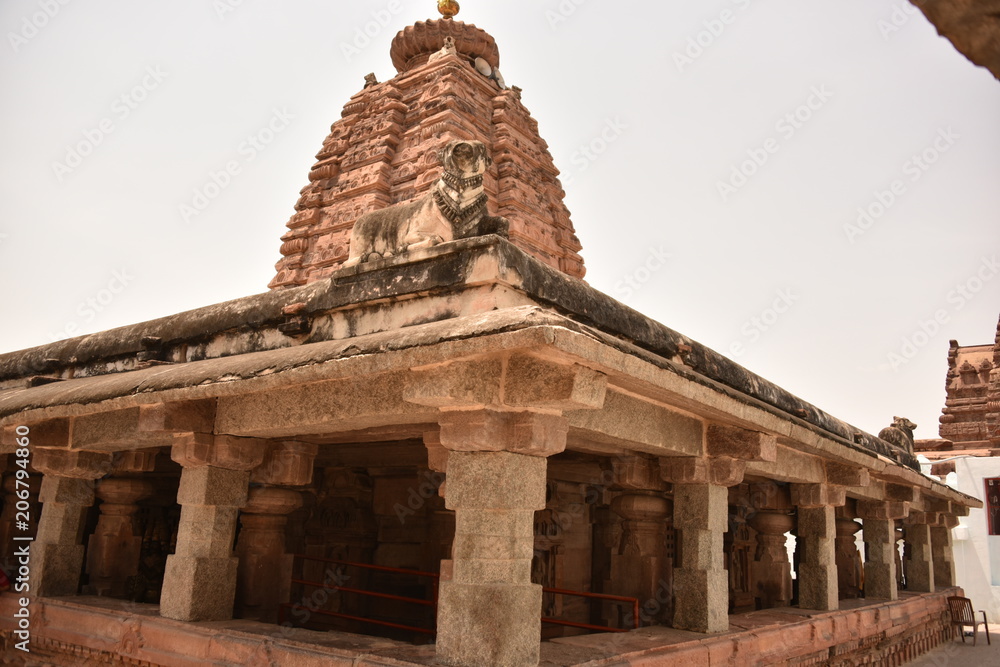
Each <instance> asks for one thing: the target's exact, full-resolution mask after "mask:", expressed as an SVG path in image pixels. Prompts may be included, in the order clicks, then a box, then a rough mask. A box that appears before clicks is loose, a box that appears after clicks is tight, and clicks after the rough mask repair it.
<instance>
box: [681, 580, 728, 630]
mask: <svg viewBox="0 0 1000 667" xmlns="http://www.w3.org/2000/svg"><path fill="white" fill-rule="evenodd" d="M728 609H729V579H728V576H727V573H726V571H725V570H721V569H720V570H688V569H682V568H675V569H674V622H673V626H674V628H676V629H678V630H691V631H693V632H728V631H729V614H728Z"/></svg>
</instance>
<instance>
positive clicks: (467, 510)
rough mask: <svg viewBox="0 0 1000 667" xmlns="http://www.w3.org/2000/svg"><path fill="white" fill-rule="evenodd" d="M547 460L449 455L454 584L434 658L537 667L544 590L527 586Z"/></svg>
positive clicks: (441, 614)
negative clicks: (453, 536) (453, 522)
mask: <svg viewBox="0 0 1000 667" xmlns="http://www.w3.org/2000/svg"><path fill="white" fill-rule="evenodd" d="M546 468H547V461H546V459H545V458H542V457H538V456H530V455H526V454H515V453H511V452H504V451H493V452H489V451H471V452H466V451H452V452H451V454H450V455H449V457H448V479H447V485H446V487H445V501H446V504H447V507H448V508H449V509H453V510H455V541H454V546H453V550H452V578H451V579H450V580H442V581H441V587H440V591H439V602H438V636H437V646H436V650H437V653H438V656H439V657H440V658H441V659H442V660H443V661H444V662H446V663H448V664H453V665H469V666H472V665H495V666H497V667H522V666H525V665H535V664H537V663H538V659H539V645H540V642H541V609H542V587H541V586H538V585H536V584H532V583H531V559H532V556H533V555H534V513H535V510H539V509H543V508H544V507H545V477H546Z"/></svg>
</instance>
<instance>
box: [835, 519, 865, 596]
mask: <svg viewBox="0 0 1000 667" xmlns="http://www.w3.org/2000/svg"><path fill="white" fill-rule="evenodd" d="M859 530H861V524H860V523H858V522H857V521H854V520H853V519H837V538H836V543H837V544H836V551H837V586H838V588H839V589H840V597H841V598H842V599H853V598H856V597H858V595H859V594H860V593H861V581H862V574H863V569H864V566H863V560H862V558H861V554H860V553H858V547H857V541H856V540H855V538H854V534H855V533H857V532H858V531H859Z"/></svg>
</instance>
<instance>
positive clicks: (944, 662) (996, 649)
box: [906, 623, 1000, 667]
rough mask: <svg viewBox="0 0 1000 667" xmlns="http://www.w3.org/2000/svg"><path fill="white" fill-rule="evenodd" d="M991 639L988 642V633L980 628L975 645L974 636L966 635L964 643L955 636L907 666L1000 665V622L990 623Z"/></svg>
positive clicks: (996, 666) (998, 666)
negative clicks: (973, 642) (973, 643)
mask: <svg viewBox="0 0 1000 667" xmlns="http://www.w3.org/2000/svg"><path fill="white" fill-rule="evenodd" d="M990 640H991V642H992V644H987V643H986V634H985V633H984V632H983V630H982V628H980V630H979V636H978V637H976V645H975V646H973V645H972V637H966V638H965V643H964V644H963V643H962V641H961V640H960V639H958V638H955V639H954V640H952V641H948V642H945V643H944V644H941V646H938V647H937V648H936V649H934V650H933V651H930V652H928V653H925V654H924V655H922V656H920V657H919V658H917V659H916V660H912V661H910V662H908V663H906V666H907V667H1000V624H994V623H990Z"/></svg>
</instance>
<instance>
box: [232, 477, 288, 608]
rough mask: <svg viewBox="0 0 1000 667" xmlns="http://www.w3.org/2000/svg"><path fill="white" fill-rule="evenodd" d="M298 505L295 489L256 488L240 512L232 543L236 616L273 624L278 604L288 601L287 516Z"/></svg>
mask: <svg viewBox="0 0 1000 667" xmlns="http://www.w3.org/2000/svg"><path fill="white" fill-rule="evenodd" d="M301 506H302V495H301V494H300V493H299V492H298V491H293V490H291V489H278V488H269V487H265V488H256V489H254V490H253V491H252V492H251V493H250V496H249V500H248V502H247V505H246V508H245V509H244V510H243V512H242V513H240V528H241V529H240V538H239V542H238V543H237V545H236V555H237V557H238V558H239V568H238V570H237V581H238V584H239V586H238V588H237V591H236V612H237V615H238V616H239V617H240V618H256V619H257V620H259V621H263V622H265V623H273V622H275V621H276V620H277V618H278V605H280V604H281V603H283V602H288V598H289V594H290V587H291V580H292V559H293V556H292V555H291V554H288V553H287V552H286V546H285V526H286V525H287V524H288V515H289V514H291V513H292V512H294V511H295V510H296V509H298V508H299V507H301Z"/></svg>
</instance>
